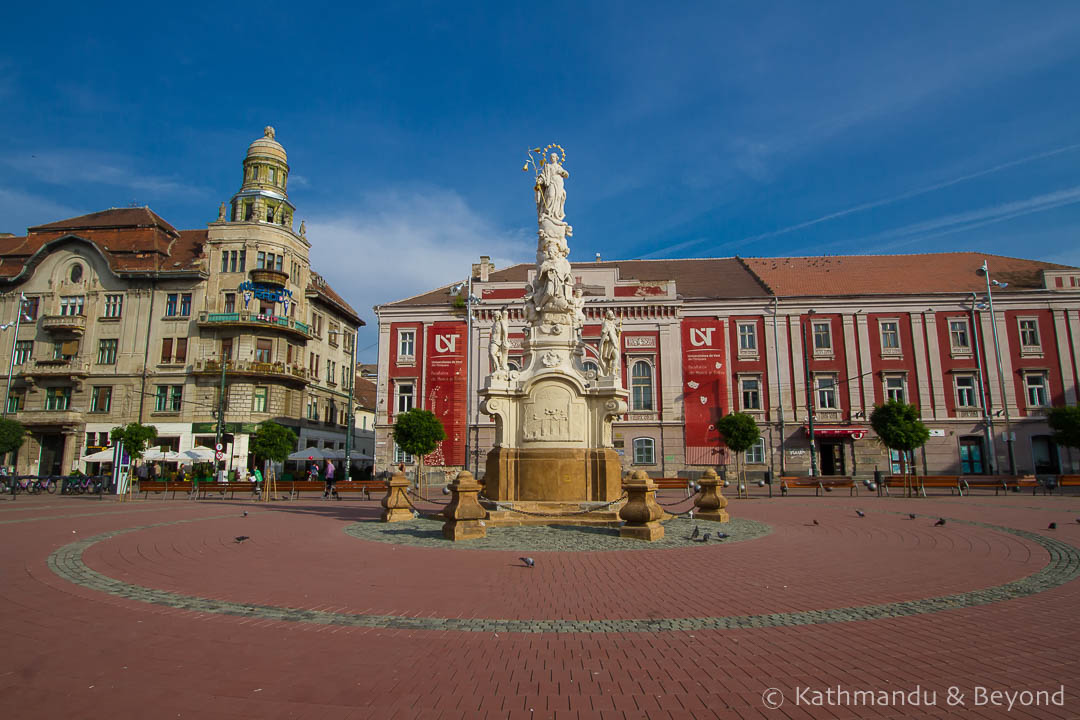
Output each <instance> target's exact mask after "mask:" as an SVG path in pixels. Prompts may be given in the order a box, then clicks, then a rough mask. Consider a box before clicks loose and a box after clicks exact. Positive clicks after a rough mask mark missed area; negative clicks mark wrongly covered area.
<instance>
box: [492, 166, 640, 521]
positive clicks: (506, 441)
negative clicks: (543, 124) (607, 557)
mask: <svg viewBox="0 0 1080 720" xmlns="http://www.w3.org/2000/svg"><path fill="white" fill-rule="evenodd" d="M553 148H554V149H555V150H557V151H558V152H551V153H550V154H547V153H548V151H550V150H552V149H553ZM534 155H535V156H536V157H534ZM565 161H566V154H565V152H564V151H563V150H562V148H561V147H560V146H558V145H549V146H548V147H547V148H545V149H544V150H543V151H541V150H540V148H536V149H533V150H531V151H530V154H529V160H528V162H526V164H525V166H524V168H522V169H523V170H526V171H528V170H529V169H530V168H531V169H532V171H533V174H534V177H535V183H534V192H535V195H536V220H537V228H538V229H537V237H538V241H537V245H536V271H535V275H534V276H533V278H532V281H531V282H530V283H529V284H528V285H527V286H526V288H525V307H524V317H525V319H526V322H527V323H528V325H527V326H526V327H525V329H524V332H525V340H524V342H523V345H522V347H523V350H524V357H523V367H522V369H521V370H520V371H518V370H512V369H511V368H510V366H509V364H508V362H507V350H508V348H509V344H508V328H507V321H508V318H507V317H505V315H506V314H505V313H501V312H496V313H495V317H494V322H493V324H492V327H491V342H490V345H489V357H490V360H491V368H492V371H491V374H490V375H489V376H488V378H487V380H486V382H485V384H484V387H483V388H482V389H481V390H480V395H481V396H482V397H483V398H484V399H483V401H482V404H481V406H480V407H481V410H482V411H483V412H484V413H486V414H488V415H490V416H492V417H493V418H494V420H495V447H494V448H493V449H492V450H491V452H490V453H488V458H487V473H486V475H485V478H484V494H485V496H486V497H487V498H490V499H491V500H494V501H513V502H522V501H525V502H531V503H552V504H563V505H565V504H567V503H605V502H609V501H612V500H616V499H618V498H619V497H620V496H621V494H622V468H621V465H620V462H619V456H618V454H617V453H616V452H615V450H614V449H613V448H612V441H611V422H612V420H613V419H614V418H615V417H616V416H618V415H621V414H622V413H625V412H626V408H627V404H626V398H627V391H626V390H625V389H624V388H623V387H622V382H621V380H620V377H619V374H620V370H619V368H620V358H619V354H620V348H621V343H620V334H621V327H620V325H619V324H618V323H616V320H615V316H614V315H613V314H612V313H611V312H608V313H607V315H606V316H605V318H604V323H603V331H602V338H601V343H600V348H599V358H600V363H599V365H600V370H599V371H595V370H591V369H589V370H587V369H586V368H585V366H584V365H583V360H584V356H585V346H584V344H583V341H582V339H581V335H582V327H583V325H584V323H585V312H584V305H585V300H584V297H583V294H582V291H581V290H580V288H577V289H576V288H575V281H574V275H573V272H572V269H571V266H570V262H569V260H567V256H568V255H569V254H570V248H569V246H568V244H567V238H569V237H571V236H572V235H573V228H572V227H571V226H570V225H569V224H568V223H567V222H566V212H565V207H566V188H565V184H564V181H565V180H566V179H567V178H569V177H570V174H569V173H568V172H567V171H566V169H565V168H564V167H563V163H565ZM540 509H542V507H541V508H540Z"/></svg>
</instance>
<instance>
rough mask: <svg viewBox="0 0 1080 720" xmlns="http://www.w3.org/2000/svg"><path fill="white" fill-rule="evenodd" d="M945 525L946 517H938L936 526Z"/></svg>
mask: <svg viewBox="0 0 1080 720" xmlns="http://www.w3.org/2000/svg"><path fill="white" fill-rule="evenodd" d="M943 525H945V518H938V521H937V522H936V523H934V527H942V526H943Z"/></svg>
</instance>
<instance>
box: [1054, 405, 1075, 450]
mask: <svg viewBox="0 0 1080 720" xmlns="http://www.w3.org/2000/svg"><path fill="white" fill-rule="evenodd" d="M1046 422H1047V424H1048V425H1049V426H1050V429H1051V430H1053V431H1054V442H1056V443H1057V444H1058V445H1064V446H1065V447H1071V448H1080V407H1078V406H1075V405H1072V406H1064V407H1056V408H1050V412H1048V413H1047V414H1046Z"/></svg>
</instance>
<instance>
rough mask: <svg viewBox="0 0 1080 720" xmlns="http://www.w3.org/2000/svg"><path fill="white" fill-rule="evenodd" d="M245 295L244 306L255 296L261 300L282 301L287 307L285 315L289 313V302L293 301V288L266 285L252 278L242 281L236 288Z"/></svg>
mask: <svg viewBox="0 0 1080 720" xmlns="http://www.w3.org/2000/svg"><path fill="white" fill-rule="evenodd" d="M236 289H237V290H239V291H240V293H241V294H242V295H243V297H244V307H245V308H246V307H247V306H248V303H249V302H251V298H253V297H255V298H258V299H259V300H268V301H270V302H275V303H281V304H282V305H283V306H284V307H285V312H284V314H285V315H288V314H289V303H291V302H292V296H293V294H292V290H287V289H286V288H279V287H274V286H272V285H264V284H263V283H253V282H251V281H250V280H245V281H244V282H242V283H240V285H239V286H238V287H237V288H236Z"/></svg>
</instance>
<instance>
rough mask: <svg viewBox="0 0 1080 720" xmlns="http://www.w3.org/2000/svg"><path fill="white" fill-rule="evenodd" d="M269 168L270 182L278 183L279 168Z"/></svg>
mask: <svg viewBox="0 0 1080 720" xmlns="http://www.w3.org/2000/svg"><path fill="white" fill-rule="evenodd" d="M268 169H269V171H270V182H271V184H276V183H277V168H268Z"/></svg>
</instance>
